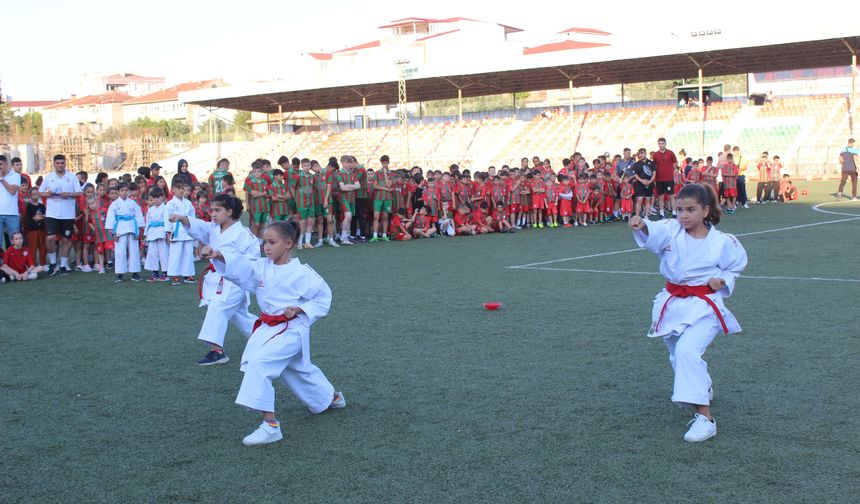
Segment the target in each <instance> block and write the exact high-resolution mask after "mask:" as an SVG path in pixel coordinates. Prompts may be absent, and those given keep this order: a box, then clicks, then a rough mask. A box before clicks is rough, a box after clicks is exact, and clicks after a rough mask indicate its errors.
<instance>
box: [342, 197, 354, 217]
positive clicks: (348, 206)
mask: <svg viewBox="0 0 860 504" xmlns="http://www.w3.org/2000/svg"><path fill="white" fill-rule="evenodd" d="M340 209H341V211H342V212H343V213H346V212H349V213H351V214H352V215H355V202H354V201H346V200H340Z"/></svg>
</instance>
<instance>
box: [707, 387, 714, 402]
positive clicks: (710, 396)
mask: <svg viewBox="0 0 860 504" xmlns="http://www.w3.org/2000/svg"><path fill="white" fill-rule="evenodd" d="M708 400H709V401H713V400H714V387H709V388H708Z"/></svg>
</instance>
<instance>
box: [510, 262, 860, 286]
mask: <svg viewBox="0 0 860 504" xmlns="http://www.w3.org/2000/svg"><path fill="white" fill-rule="evenodd" d="M513 269H524V270H538V271H569V272H573V273H602V274H609V275H647V276H661V275H660V273H658V272H656V271H619V270H596V269H581V268H543V267H540V266H537V267H524V266H518V267H514V268H513ZM740 278H750V279H753V280H801V281H804V282H851V283H860V279H856V278H823V277H787V276H760V275H741V276H740Z"/></svg>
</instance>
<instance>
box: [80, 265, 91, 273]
mask: <svg viewBox="0 0 860 504" xmlns="http://www.w3.org/2000/svg"><path fill="white" fill-rule="evenodd" d="M81 271H83V272H84V273H92V272H93V268H92V267H91V266H90V265H89V264H84V266H83V267H82V268H81Z"/></svg>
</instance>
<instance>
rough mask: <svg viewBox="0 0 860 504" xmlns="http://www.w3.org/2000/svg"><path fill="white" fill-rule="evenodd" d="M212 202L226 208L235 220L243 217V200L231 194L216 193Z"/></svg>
mask: <svg viewBox="0 0 860 504" xmlns="http://www.w3.org/2000/svg"><path fill="white" fill-rule="evenodd" d="M212 204H213V205H216V204H217V205H218V206H220V207H221V208H223V209H224V210H227V211H228V212H230V217H231V218H232V219H233V220H239V218H240V217H242V210H244V209H245V207H244V206H243V205H242V200H240V199H239V198H237V197H235V196H231V195H229V194H216V195H215V197H214V198H212Z"/></svg>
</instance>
